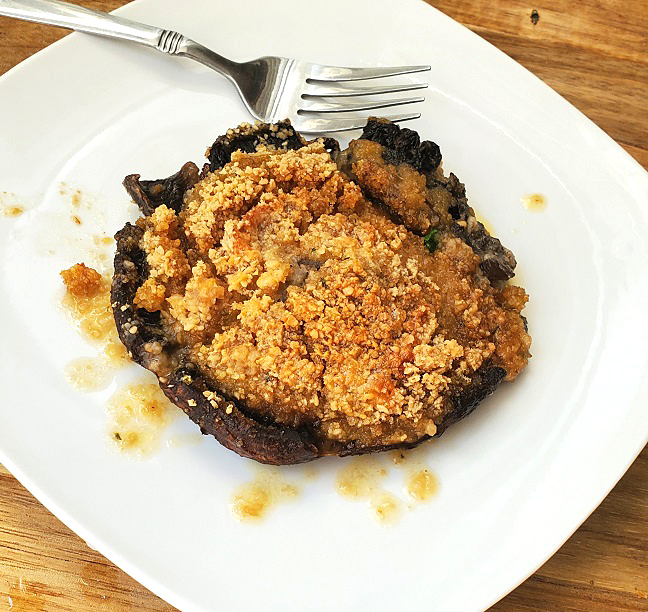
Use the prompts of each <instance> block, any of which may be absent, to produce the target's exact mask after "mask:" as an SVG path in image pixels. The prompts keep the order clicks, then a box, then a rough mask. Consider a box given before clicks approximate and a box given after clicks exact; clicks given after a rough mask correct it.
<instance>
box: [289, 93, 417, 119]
mask: <svg viewBox="0 0 648 612" xmlns="http://www.w3.org/2000/svg"><path fill="white" fill-rule="evenodd" d="M424 100H425V98H422V97H420V96H419V97H416V98H395V99H392V100H374V101H373V102H356V103H351V104H349V103H346V102H341V103H340V102H328V103H327V102H315V103H313V105H312V106H308V107H304V108H300V109H299V110H298V111H297V112H298V113H299V114H300V115H301V114H304V113H353V112H356V111H364V110H374V109H376V108H387V107H388V106H401V105H402V104H414V103H416V102H423V101H424Z"/></svg>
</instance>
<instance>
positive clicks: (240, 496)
mask: <svg viewBox="0 0 648 612" xmlns="http://www.w3.org/2000/svg"><path fill="white" fill-rule="evenodd" d="M256 469H257V473H256V476H255V478H254V480H253V481H252V482H249V483H246V484H244V485H243V486H241V487H239V489H237V490H236V491H235V493H234V495H233V496H232V501H231V503H230V510H231V512H232V514H233V515H234V516H235V517H236V518H237V519H238V520H240V521H245V522H248V521H249V522H252V521H259V520H261V519H262V518H263V517H264V516H266V514H267V513H268V512H269V511H270V509H271V508H273V507H274V506H276V505H277V504H278V503H280V502H285V501H289V500H291V499H295V498H296V497H297V496H298V495H299V493H300V491H301V489H300V487H299V486H298V485H297V484H295V483H290V482H287V481H285V480H284V478H283V474H282V472H281V469H280V468H271V467H264V468H261V467H257V468H256Z"/></svg>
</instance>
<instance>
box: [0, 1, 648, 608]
mask: <svg viewBox="0 0 648 612" xmlns="http://www.w3.org/2000/svg"><path fill="white" fill-rule="evenodd" d="M119 13H120V14H122V15H124V16H127V17H132V18H134V19H140V20H142V21H147V22H150V23H154V24H156V25H159V26H163V27H167V28H174V29H177V30H179V31H181V32H184V33H186V34H188V35H190V36H191V37H192V38H195V39H197V40H200V41H202V42H204V43H205V44H207V45H210V46H212V47H213V48H214V49H218V50H220V51H222V52H223V53H224V54H229V55H230V56H231V57H233V58H236V59H244V58H250V57H256V56H258V55H263V54H274V53H276V54H280V55H287V56H296V57H300V58H304V59H309V60H312V61H316V62H317V61H319V62H326V63H333V64H362V65H372V64H384V65H387V64H411V63H428V62H429V63H430V64H432V66H433V69H432V72H431V73H430V74H429V82H430V85H431V88H430V90H429V92H428V93H427V101H426V102H425V104H424V105H422V107H421V111H422V113H423V118H422V119H421V120H419V121H417V122H415V123H414V125H412V126H411V127H414V128H415V129H417V130H418V131H419V132H420V133H421V134H422V135H423V136H424V137H426V138H431V139H433V140H435V141H436V142H438V143H439V144H440V146H441V149H442V152H443V154H444V164H445V168H446V169H447V170H452V171H454V172H455V173H456V174H457V175H458V176H459V177H460V178H461V180H463V181H464V182H465V183H466V185H467V189H468V195H469V198H470V201H471V202H472V204H473V205H474V206H476V207H477V209H478V210H479V211H480V212H481V213H482V214H483V215H484V216H485V217H486V219H488V221H489V222H490V224H491V225H492V226H493V228H494V230H495V233H496V235H497V236H499V237H500V238H501V239H502V240H503V242H504V243H505V244H506V245H507V246H509V247H510V248H511V249H512V250H513V251H514V253H515V254H516V255H517V258H518V262H519V264H518V270H519V271H520V274H521V281H520V282H522V283H523V284H524V286H525V287H526V288H527V290H528V292H529V294H530V295H531V301H530V303H529V306H528V307H527V310H526V315H527V316H528V319H529V323H530V329H531V333H532V335H533V338H534V343H533V347H532V349H533V353H534V357H533V359H532V361H531V363H530V366H529V368H528V371H527V372H526V373H525V374H524V375H523V376H522V377H521V378H520V379H519V380H518V381H517V382H516V383H515V384H514V385H511V386H506V387H505V388H501V389H500V390H499V391H498V392H497V393H496V394H495V395H494V396H493V397H492V398H491V399H490V400H489V401H487V402H484V404H483V405H482V406H480V407H479V409H478V410H477V411H476V412H475V413H474V414H473V415H472V416H471V417H470V418H468V419H466V420H465V421H463V422H462V423H460V424H458V425H457V426H455V427H453V428H452V429H451V430H450V431H449V432H448V433H447V434H445V435H444V436H443V437H442V438H441V439H439V440H438V441H436V442H433V443H430V444H428V446H427V448H426V450H425V451H424V452H425V453H426V455H427V461H428V462H429V464H430V465H431V467H432V469H433V470H434V471H435V472H436V473H437V474H438V476H439V478H440V480H441V491H440V493H439V494H438V496H437V497H436V498H435V499H434V500H433V501H432V502H430V503H429V504H427V505H420V506H418V507H417V508H416V509H415V510H413V511H411V512H408V513H406V514H405V515H404V516H403V517H402V519H401V520H400V522H399V523H398V524H397V525H396V526H394V527H391V528H380V527H378V526H376V525H375V524H374V523H373V522H372V521H371V520H370V519H369V518H368V515H367V511H366V508H364V507H363V506H362V505H361V504H354V503H351V502H349V501H347V500H345V499H343V498H340V497H338V496H337V495H336V494H335V493H334V487H333V479H334V476H335V473H336V471H337V468H338V467H339V465H340V464H341V462H340V461H339V460H335V459H330V460H323V461H320V462H318V467H319V469H320V477H319V479H318V480H316V481H315V482H313V483H311V484H309V485H308V486H307V487H306V488H305V491H304V493H303V495H302V496H301V497H300V498H299V500H298V501H296V502H295V503H291V504H288V505H285V506H283V507H282V508H280V509H277V511H276V512H274V513H272V514H271V515H270V517H269V518H268V519H267V520H266V521H264V522H263V523H261V524H260V525H259V526H249V525H245V524H243V525H242V524H239V523H237V522H236V521H234V520H233V518H232V517H231V515H230V512H229V509H228V501H229V499H230V495H231V493H232V490H233V489H234V488H235V486H236V485H237V484H239V483H241V482H243V481H245V480H247V479H249V476H250V474H251V473H252V470H251V467H250V465H249V463H248V462H247V461H245V460H243V459H240V458H239V457H237V456H236V455H234V454H233V453H231V452H229V451H226V450H225V449H224V448H222V447H220V446H219V445H218V444H217V443H216V442H215V441H214V440H211V439H209V440H207V441H205V442H203V443H202V444H200V445H197V446H185V447H180V448H165V449H163V450H162V451H160V452H159V453H157V454H156V455H155V456H154V457H153V458H151V459H149V460H145V461H139V462H138V461H132V460H128V459H125V458H124V457H122V456H119V455H116V454H114V453H113V452H111V451H110V449H108V448H107V446H106V445H105V444H104V439H103V436H104V426H105V425H104V420H105V415H104V403H105V399H106V397H107V395H109V394H110V392H111V390H108V391H106V392H103V393H97V394H86V395H84V394H80V393H77V392H75V391H73V390H71V389H70V388H69V387H68V386H67V385H66V383H65V382H64V379H63V374H62V371H63V368H64V366H65V364H66V363H68V362H69V361H70V360H71V359H72V358H74V357H77V356H79V355H81V354H84V353H85V354H91V353H92V348H91V347H89V346H87V345H86V344H85V343H84V342H83V341H82V340H80V339H79V338H78V337H77V336H76V335H75V332H74V331H72V328H71V327H70V325H69V322H68V321H67V319H66V317H65V315H64V314H63V313H62V312H61V310H60V309H59V308H58V307H57V304H58V301H59V299H60V295H61V288H60V280H59V278H58V271H59V270H60V269H61V268H64V267H68V266H69V265H70V264H71V263H73V262H75V261H77V260H78V259H79V258H81V257H84V253H87V248H86V242H87V241H88V237H87V235H88V231H89V230H88V228H90V227H93V225H95V226H98V227H100V228H103V229H105V230H106V231H109V232H114V231H115V230H116V229H118V228H119V227H120V226H121V225H122V224H123V223H124V221H125V220H126V219H130V218H132V217H133V215H134V207H133V206H132V205H130V204H129V199H128V197H127V195H126V194H125V192H124V191H123V190H122V188H121V186H120V182H121V180H122V178H123V176H124V175H126V174H127V173H130V172H140V173H141V174H142V175H143V176H144V177H146V178H157V177H161V176H166V175H168V174H170V173H172V172H174V171H175V170H177V169H178V168H179V166H180V164H181V163H182V162H184V161H186V160H187V159H193V160H195V161H199V160H200V159H201V156H202V154H203V151H204V150H205V148H206V147H207V145H209V144H210V143H211V141H212V140H213V138H214V137H215V136H217V135H219V134H221V133H222V132H223V131H224V130H225V129H226V128H228V127H231V126H233V125H236V124H237V123H238V122H239V121H241V120H246V119H247V115H246V113H245V111H244V108H243V106H242V104H241V103H240V102H239V101H238V99H237V97H236V95H235V93H234V91H233V90H232V88H231V87H230V86H229V85H228V84H227V83H226V82H225V81H224V79H222V78H220V77H219V76H218V75H216V74H211V73H208V72H207V71H205V70H204V69H202V67H199V66H197V65H192V64H191V63H190V62H188V61H185V60H179V59H174V58H169V57H164V56H162V55H160V54H156V53H154V52H151V51H148V50H145V49H142V48H139V47H136V46H132V45H128V44H120V43H117V42H113V41H107V40H103V39H99V38H93V37H90V36H84V35H78V34H74V35H72V36H70V37H69V38H66V39H65V40H63V41H62V42H60V43H57V44H56V45H54V46H52V47H50V48H49V49H47V50H46V51H44V52H41V53H39V54H37V56H35V57H34V58H33V59H30V60H29V61H27V62H24V63H23V64H22V65H21V66H19V67H18V68H16V69H14V70H12V71H11V72H10V73H9V74H7V75H6V76H5V77H3V78H2V80H0V98H1V99H2V113H1V114H0V177H1V178H0V192H2V191H5V192H11V193H13V194H15V198H16V199H17V201H19V202H21V203H23V204H24V205H26V206H27V207H28V211H27V212H26V213H25V214H24V215H22V216H21V217H18V218H16V219H10V218H1V219H0V270H1V276H0V319H1V320H2V322H3V331H2V345H1V347H0V372H2V377H3V384H2V385H1V386H0V389H1V391H0V394H1V395H0V397H1V398H2V408H1V410H0V461H2V462H3V463H4V464H5V465H6V466H7V467H8V468H9V469H10V470H11V471H12V472H13V473H14V474H15V475H16V476H17V477H18V478H19V479H20V480H21V482H22V483H23V484H25V486H27V487H28V488H29V490H30V491H31V492H32V493H34V495H36V497H37V498H38V499H39V500H41V501H42V502H43V503H44V504H45V505H46V506H47V507H48V508H49V509H50V510H51V511H52V512H54V513H55V514H56V515H57V516H58V517H59V518H61V519H62V520H63V521H64V522H65V523H66V524H68V525H69V526H70V527H71V528H72V529H74V530H75V531H76V532H77V533H79V534H80V535H81V536H82V537H83V538H85V539H86V540H87V541H88V542H89V543H90V544H91V545H92V546H94V547H96V548H97V549H99V550H100V551H101V552H102V553H103V554H104V555H106V557H108V558H109V559H111V560H112V561H114V562H115V563H116V564H117V565H119V566H120V567H121V568H123V569H124V570H125V571H126V572H128V573H129V574H131V575H132V576H134V577H135V578H136V579H137V580H139V581H140V582H142V583H143V584H144V585H145V586H147V587H148V588H150V589H151V590H153V591H154V592H155V593H157V594H158V595H160V596H161V597H163V598H165V599H167V600H168V601H169V602H171V603H172V604H174V605H176V606H178V607H180V608H182V609H184V610H198V609H201V610H203V609H225V610H235V609H241V610H244V609H248V610H249V609H255V608H258V607H260V606H261V607H263V608H264V609H276V610H279V609H311V610H331V609H338V610H340V609H344V610H352V609H390V608H391V609H394V608H404V607H405V608H409V609H421V608H423V607H425V608H427V609H437V610H444V611H445V610H453V609H457V610H476V609H479V608H484V607H487V606H488V605H489V604H492V603H493V602H495V601H496V600H498V599H499V598H501V597H502V596H504V595H505V594H506V593H507V592H508V591H510V590H511V589H512V588H513V587H515V586H516V585H517V584H518V583H519V582H521V581H522V580H523V579H524V578H525V577H527V576H528V575H529V574H530V573H532V572H533V571H534V570H535V569H536V568H537V567H538V566H540V565H541V564H542V563H543V562H544V561H545V560H546V559H547V558H548V557H549V556H551V554H552V553H553V552H554V551H555V550H556V549H557V548H558V547H559V546H560V545H561V544H562V543H563V542H564V541H565V540H566V539H567V537H568V536H569V535H570V534H571V533H572V532H573V531H574V530H575V529H576V528H577V527H578V525H580V523H581V522H582V521H583V520H584V519H585V518H586V517H587V515H588V514H589V513H590V512H591V511H592V510H593V509H594V508H595V507H596V506H597V505H598V504H599V503H600V501H601V500H602V499H603V497H604V496H605V495H606V494H607V492H608V491H609V490H610V489H611V488H612V486H613V485H614V484H615V483H616V482H617V480H618V479H619V478H620V477H621V475H622V474H623V473H624V471H625V470H626V468H627V467H628V466H629V465H630V463H631V462H632V461H633V459H634V458H635V456H636V455H637V454H638V453H639V451H640V450H641V448H642V447H643V446H644V444H645V443H646V439H647V434H648V411H647V410H646V401H647V400H648V389H647V384H648V383H647V382H646V381H647V380H648V377H647V376H646V374H647V361H648V353H647V352H646V350H645V347H646V346H647V345H648V325H647V323H646V318H645V313H646V311H647V310H648V282H647V278H646V274H647V273H646V270H647V269H648V243H647V241H646V237H647V236H648V223H647V217H648V206H646V204H647V202H648V180H647V175H646V173H645V172H644V171H643V170H642V169H641V168H640V166H639V165H638V164H637V163H636V162H635V161H633V160H632V159H631V158H630V157H629V156H628V155H627V154H626V153H625V152H624V151H623V150H622V149H621V148H620V147H619V146H618V145H616V144H615V143H614V142H613V141H612V140H611V139H610V138H609V137H607V136H606V135H605V134H604V133H603V132H601V130H599V129H598V128H597V127H596V126H594V125H593V124H592V123H591V122H590V121H589V120H588V119H586V118H585V117H584V116H583V115H582V114H580V113H579V112H578V111H577V110H576V109H574V108H573V107H572V106H570V105H569V104H568V103H567V102H566V101H565V100H563V99H562V98H561V97H559V96H558V95H557V94H556V93H555V92H553V91H552V90H550V89H549V88H548V87H547V86H546V85H544V84H542V83H541V82H540V81H539V80H538V79H536V78H535V77H534V76H532V75H531V74H530V73H528V72H527V71H526V70H524V69H523V68H521V67H520V66H519V65H518V64H516V63H515V62H513V61H512V60H511V59H509V58H508V57H506V56H505V55H504V54H503V53H501V52H499V51H498V50H496V49H495V48H494V47H492V46H491V45H489V44H488V43H486V42H485V41H484V40H482V39H481V38H479V37H477V36H476V35H474V34H472V33H471V32H469V31H468V30H466V29H464V28H463V27H461V26H460V25H458V24H457V23H455V22H454V21H452V20H451V19H449V18H447V17H445V16H444V15H442V14H441V13H439V12H437V11H436V10H434V9H432V8H430V7H429V6H427V5H425V4H424V3H423V2H418V1H413V0H407V1H401V2H400V3H399V4H398V10H394V3H393V2H392V1H390V0H354V1H353V2H346V1H343V0H329V2H325V3H318V4H313V5H309V8H308V10H306V9H305V8H304V3H303V2H300V1H299V0H275V1H274V2H262V1H261V0H239V1H238V2H226V3H224V2H213V1H212V0H195V1H194V2H191V3H190V2H182V3H180V2H174V1H173V0H139V1H138V2H135V3H133V4H131V5H128V6H126V7H124V9H123V10H120V11H119ZM62 182H64V183H66V185H67V187H68V189H73V188H76V187H78V188H80V189H81V190H82V191H83V193H84V194H86V195H85V197H86V198H90V199H91V200H92V206H91V209H90V210H87V211H85V212H84V213H83V215H84V218H83V220H84V225H83V226H81V228H76V229H75V226H73V224H71V223H70V222H69V213H70V208H69V195H68V196H62V195H60V193H59V191H60V184H61V183H62ZM535 192H539V193H542V194H544V195H545V196H546V197H547V200H548V206H547V209H546V210H545V211H543V212H530V211H527V210H526V209H525V208H524V207H523V206H522V204H521V203H520V197H521V196H523V195H524V194H527V193H535ZM3 197H5V199H6V198H7V197H8V196H6V195H5V196H3ZM84 236H85V237H84ZM84 249H85V250H84ZM48 250H54V252H55V253H54V254H53V255H50V254H48ZM180 427H181V428H183V427H184V428H185V429H186V430H187V431H191V430H193V425H192V424H191V423H189V422H188V421H183V422H182V423H181V425H180ZM301 469H302V468H288V469H287V470H286V471H287V473H288V474H290V475H291V476H294V475H298V474H300V471H299V470H301ZM397 484H398V480H397V479H395V480H394V481H393V483H392V486H397Z"/></svg>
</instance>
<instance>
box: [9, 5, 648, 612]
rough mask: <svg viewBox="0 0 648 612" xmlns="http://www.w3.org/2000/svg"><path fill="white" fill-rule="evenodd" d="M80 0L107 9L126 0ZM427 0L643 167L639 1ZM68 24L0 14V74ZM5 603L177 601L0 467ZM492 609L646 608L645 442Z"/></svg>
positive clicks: (643, 32) (643, 46) (54, 606)
mask: <svg viewBox="0 0 648 612" xmlns="http://www.w3.org/2000/svg"><path fill="white" fill-rule="evenodd" d="M80 3H81V4H83V5H84V6H88V7H91V8H96V9H100V10H104V11H110V10H113V9H115V8H117V7H119V6H121V5H123V4H126V3H125V2H123V1H121V0H83V2H80ZM429 4H432V5H433V6H435V7H437V8H438V9H440V10H441V11H443V12H444V13H447V14H448V15H450V16H451V17H453V18H454V19H456V20H458V21H459V22H461V23H463V24H464V25H466V26H467V27H469V28H470V29H472V30H474V31H475V32H477V33H478V34H479V35H480V36H483V37H484V38H485V39H487V40H488V41H490V42H491V43H493V44H494V45H495V46H497V47H499V48H500V49H501V50H502V51H504V52H505V53H507V54H508V55H510V56H511V57H513V58H514V59H515V60H517V61H518V62H520V63H521V64H522V65H524V66H525V67H527V68H528V69H529V70H531V71H532V72H533V73H535V74H536V75H538V76H539V77H540V78H541V79H543V80H544V81H545V82H546V83H548V84H549V85H550V86H551V87H553V88H554V89H555V90H556V91H558V92H559V93H561V94H562V95H563V96H565V97H566V98H567V99H568V100H569V101H570V102H571V103H572V104H574V105H575V106H576V107H577V108H579V109H580V110H581V111H583V112H584V113H585V114H586V115H587V116H588V117H590V118H591V119H592V120H593V121H594V122H595V123H597V124H598V125H599V126H601V127H602V128H603V129H604V130H605V131H606V132H607V133H608V134H610V136H612V138H614V139H615V140H616V141H617V142H619V143H620V144H621V145H622V146H623V147H624V148H625V149H626V150H627V151H628V152H629V153H630V154H631V155H632V156H634V157H635V159H637V160H638V161H639V162H640V163H641V164H642V165H643V166H644V167H645V168H648V111H647V106H648V37H647V32H648V2H646V0H579V1H578V2H574V1H573V0H545V1H540V2H538V3H537V4H530V3H527V2H523V1H520V0H429ZM394 5H395V6H396V5H397V2H396V0H394ZM533 11H536V12H537V18H536V15H535V13H533V15H534V17H533V18H532V12H533ZM534 22H535V23H534ZM65 34H66V32H65V31H64V30H59V29H57V28H51V27H48V26H41V25H37V24H32V23H26V22H20V21H16V20H10V19H6V18H2V17H0V74H2V73H4V72H6V71H7V70H9V69H10V68H11V67H12V66H14V65H16V64H18V63H19V62H21V61H22V60H24V59H25V58H27V57H29V56H30V55H32V54H33V53H35V52H36V51H38V50H39V49H42V48H43V47H46V46H47V45H49V44H51V43H52V42H54V41H56V40H58V39H59V38H61V37H62V36H64V35H65ZM0 112H1V104H0ZM647 205H648V203H647ZM9 609H11V610H15V611H19V610H26V611H39V610H43V611H50V610H54V611H56V610H96V609H105V610H131V609H143V610H154V611H157V610H173V608H172V607H171V606H169V605H168V604H166V603H165V602H163V601H162V600H160V599H159V598H157V597H156V596H154V595H153V594H151V593H150V592H149V591H147V590H146V589H145V588H144V587H142V586H141V585H139V584H138V583H137V582H135V581H134V580H133V579H132V578H130V577H129V576H127V575H126V574H124V572H122V571H121V570H119V569H118V568H116V567H115V566H114V565H113V564H111V563H110V562H109V561H107V560H106V559H105V558H104V557H102V556H101V555H100V554H99V553H97V552H95V551H93V550H91V549H90V548H88V547H87V545H86V544H85V543H84V542H83V540H81V539H80V538H79V537H77V536H76V535H75V534H74V533H72V532H71V531H70V530H69V529H68V528H67V527H65V526H64V525H63V524H62V523H60V522H59V521H58V520H57V519H56V518H54V516H53V515H51V514H50V513H49V512H48V511H47V510H46V509H45V508H43V507H42V506H41V505H40V504H39V503H38V502H37V501H36V500H35V499H34V498H33V497H32V496H31V495H30V494H29V493H28V492H27V491H26V490H25V489H24V488H23V487H22V486H21V485H20V484H19V483H18V482H17V481H16V480H15V479H14V478H13V477H12V476H11V475H10V474H9V472H8V471H7V470H5V469H4V468H3V467H2V466H0V611H2V610H9ZM493 610H498V611H503V610H606V611H607V610H648V448H646V449H644V451H643V453H642V454H641V455H640V457H639V458H638V459H637V460H636V461H635V463H634V464H633V465H632V466H631V468H630V469H629V470H628V472H627V473H626V475H625V476H624V477H623V479H622V480H621V481H620V482H619V484H617V486H616V487H615V488H614V489H613V491H612V492H611V493H610V494H609V496H608V497H607V498H606V499H605V501H604V502H603V503H602V504H601V506H600V507H599V508H598V509H597V510H596V511H595V512H594V513H593V514H592V516H591V517H590V518H589V519H588V520H587V521H586V522H585V523H584V524H583V525H582V526H581V527H580V529H578V531H576V533H575V534H574V535H573V536H572V537H571V538H570V539H569V540H568V542H567V543H566V544H565V545H564V546H563V547H562V548H561V549H560V550H559V551H558V552H557V553H556V554H555V555H554V556H553V557H552V558H551V559H550V560H549V561H548V562H547V563H546V564H545V565H544V566H542V567H541V568H540V569H539V570H538V571H537V572H536V573H535V574H534V575H533V576H531V577H530V578H529V579H528V580H527V581H526V582H524V583H523V584H522V585H521V586H519V587H518V588H517V589H516V590H515V591H513V592H512V593H511V594H510V595H508V596H507V597H505V598H504V599H503V600H502V601H500V602H499V603H498V604H497V605H496V606H494V608H493Z"/></svg>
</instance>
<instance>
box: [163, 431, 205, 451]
mask: <svg viewBox="0 0 648 612" xmlns="http://www.w3.org/2000/svg"><path fill="white" fill-rule="evenodd" d="M204 439H205V436H203V435H202V434H200V433H187V434H178V435H175V436H173V437H172V438H169V439H168V440H167V446H168V447H169V448H179V447H181V446H196V445H197V444H200V443H201V442H202V441H203V440H204Z"/></svg>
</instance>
